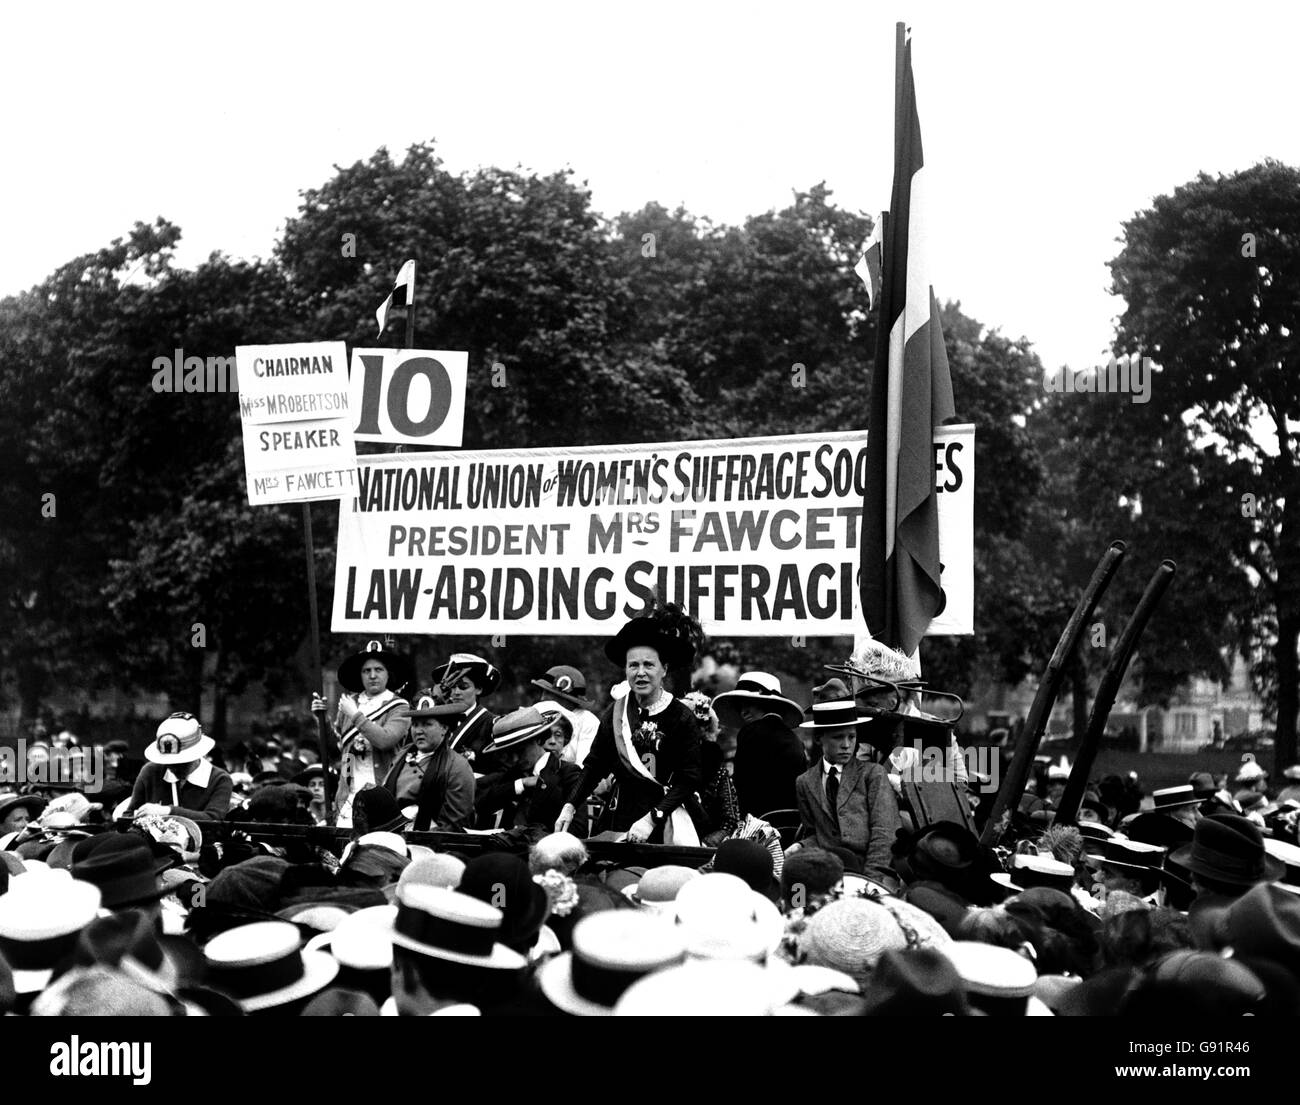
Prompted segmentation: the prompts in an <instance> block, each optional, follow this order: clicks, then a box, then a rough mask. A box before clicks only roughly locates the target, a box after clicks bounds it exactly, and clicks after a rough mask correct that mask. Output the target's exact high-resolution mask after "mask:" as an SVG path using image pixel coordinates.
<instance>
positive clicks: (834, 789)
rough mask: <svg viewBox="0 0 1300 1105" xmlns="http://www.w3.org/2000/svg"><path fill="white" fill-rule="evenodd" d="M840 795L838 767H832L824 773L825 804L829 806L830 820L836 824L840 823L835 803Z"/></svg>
mask: <svg viewBox="0 0 1300 1105" xmlns="http://www.w3.org/2000/svg"><path fill="white" fill-rule="evenodd" d="M839 796H840V769H839V768H838V767H832V768H831V769H830V770H829V771H828V772H827V773H826V804H827V805H828V806H830V808H831V820H832V821H834V822H835V824H836V825H837V826H838V825H839V823H840V817H839V814H838V813H837V812H836V808H835V804H836V802H837V800H838V799H839Z"/></svg>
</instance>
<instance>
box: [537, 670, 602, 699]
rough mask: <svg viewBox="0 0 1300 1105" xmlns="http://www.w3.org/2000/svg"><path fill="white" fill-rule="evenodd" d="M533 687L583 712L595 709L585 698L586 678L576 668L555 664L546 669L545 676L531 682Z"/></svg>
mask: <svg viewBox="0 0 1300 1105" xmlns="http://www.w3.org/2000/svg"><path fill="white" fill-rule="evenodd" d="M532 685H533V686H534V687H538V688H539V689H541V690H543V691H545V692H546V693H547V694H548V695H550V696H551V697H552V698H558V699H560V701H561V702H568V703H571V704H572V705H574V706H580V707H581V708H582V709H584V710H591V709H594V708H595V705H596V704H595V703H594V702H592V701H591V699H589V698H588V697H587V677H586V676H585V675H583V674H582V672H580V671H579V670H578V669H577V668H571V667H569V666H568V665H567V664H557V665H556V666H555V667H553V668H547V669H546V674H545V675H543V676H542V677H541V678H540V679H534V680H533V681H532Z"/></svg>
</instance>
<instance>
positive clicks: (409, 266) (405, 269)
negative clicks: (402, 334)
mask: <svg viewBox="0 0 1300 1105" xmlns="http://www.w3.org/2000/svg"><path fill="white" fill-rule="evenodd" d="M414 302H415V262H414V261H407V262H406V264H404V265H403V266H402V268H401V271H400V272H398V274H397V283H396V284H394V285H393V290H392V291H391V292H389V293H388V298H387V299H385V300H384V302H383V303H382V304H380V307H379V310H377V311H376V312H375V321H376V322H378V323H379V337H381V338H382V337H383V336H384V331H385V330H386V329H387V328H388V312H389V311H391V310H392V309H393V308H394V307H405V308H406V309H407V310H410V308H411V305H412V304H413V303H414Z"/></svg>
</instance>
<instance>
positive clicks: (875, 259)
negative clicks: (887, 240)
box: [853, 218, 884, 311]
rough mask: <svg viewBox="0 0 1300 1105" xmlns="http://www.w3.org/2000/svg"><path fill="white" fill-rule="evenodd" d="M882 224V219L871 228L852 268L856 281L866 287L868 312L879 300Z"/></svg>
mask: <svg viewBox="0 0 1300 1105" xmlns="http://www.w3.org/2000/svg"><path fill="white" fill-rule="evenodd" d="M882 222H884V219H883V218H880V219H877V220H876V225H875V226H873V227H872V228H871V237H870V238H868V239H867V244H866V245H865V246H863V247H862V256H861V257H859V258H858V263H857V264H856V265H854V266H853V271H854V272H856V273H857V274H858V279H860V280H861V281H862V283H864V284H865V285H866V286H867V310H868V311H870V310H872V309H873V308H874V307H875V306H876V300H877V299H879V298H880V225H881V223H882Z"/></svg>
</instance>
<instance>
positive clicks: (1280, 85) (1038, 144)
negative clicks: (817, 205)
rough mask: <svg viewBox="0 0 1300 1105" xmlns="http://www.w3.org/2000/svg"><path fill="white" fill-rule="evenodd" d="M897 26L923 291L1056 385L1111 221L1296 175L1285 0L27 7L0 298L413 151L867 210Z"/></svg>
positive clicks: (1114, 226) (1113, 307)
mask: <svg viewBox="0 0 1300 1105" xmlns="http://www.w3.org/2000/svg"><path fill="white" fill-rule="evenodd" d="M900 18H901V19H905V20H906V21H907V22H908V23H909V24H910V25H911V27H912V29H913V36H914V57H915V71H916V79H917V86H918V98H919V101H920V111H921V125H922V133H923V135H924V140H925V150H926V163H927V168H928V170H929V172H930V174H931V175H930V182H929V183H930V188H931V192H930V194H931V196H932V199H933V204H934V210H933V212H932V219H933V223H932V228H933V239H932V241H933V244H932V257H933V268H934V273H933V280H934V283H935V290H936V291H937V293H938V294H939V296H940V297H941V298H952V299H960V300H961V301H962V304H963V307H964V309H965V310H966V311H967V312H968V313H969V314H973V315H974V316H975V317H977V318H979V319H980V320H981V321H982V322H984V323H985V324H986V325H990V326H996V327H999V328H1000V329H1002V330H1003V332H1005V333H1007V334H1010V335H1011V336H1020V335H1024V336H1026V337H1028V338H1029V339H1030V340H1031V341H1032V342H1034V344H1035V345H1036V347H1037V348H1038V350H1039V352H1040V354H1041V355H1042V357H1043V360H1044V363H1045V364H1046V365H1047V366H1048V367H1049V368H1050V367H1054V366H1056V365H1059V364H1061V363H1063V362H1064V363H1069V364H1071V365H1073V366H1074V367H1083V366H1085V365H1089V364H1095V363H1097V362H1098V361H1099V360H1104V357H1105V355H1106V353H1107V352H1108V351H1109V350H1110V341H1111V335H1112V328H1111V322H1112V319H1113V317H1114V316H1115V315H1116V314H1117V313H1118V312H1119V310H1120V309H1121V306H1120V304H1119V303H1118V301H1116V300H1114V299H1112V298H1111V297H1110V296H1109V295H1108V294H1107V292H1106V288H1107V287H1108V284H1109V273H1108V270H1107V269H1106V267H1105V263H1106V261H1107V260H1109V259H1110V258H1111V257H1112V256H1113V255H1114V254H1115V252H1116V250H1117V246H1116V241H1115V240H1116V238H1117V236H1118V234H1119V229H1120V223H1121V221H1122V220H1123V219H1125V218H1127V217H1128V216H1130V215H1131V214H1132V213H1134V212H1135V211H1137V210H1139V209H1141V208H1143V207H1145V206H1147V205H1148V204H1149V203H1150V201H1151V199H1152V198H1153V197H1154V196H1156V195H1158V194H1161V193H1163V192H1167V191H1170V190H1172V189H1173V188H1174V187H1176V186H1177V185H1179V184H1181V183H1183V182H1185V181H1186V180H1188V179H1190V178H1191V177H1192V176H1194V175H1195V174H1196V173H1197V172H1198V171H1201V170H1205V171H1208V172H1211V173H1218V172H1231V171H1234V170H1237V169H1243V168H1246V167H1248V166H1250V165H1252V164H1254V163H1255V162H1257V161H1259V160H1261V159H1263V158H1264V157H1266V156H1272V157H1275V158H1278V159H1280V160H1282V161H1285V162H1288V163H1290V164H1300V124H1298V122H1297V117H1296V111H1297V107H1298V106H1300V66H1298V65H1297V63H1296V52H1295V51H1296V43H1297V41H1300V5H1295V4H1283V3H1276V4H1266V3H1252V2H1242V0H1239V2H1236V3H1232V4H1222V3H1216V4H1209V3H1205V4H1199V5H1198V4H1192V3H1182V4H1176V5H1174V4H1168V5H1166V4H1150V5H1138V4H1134V3H1132V2H1131V0H1129V2H1122V3H1110V2H1098V3H1093V4H1089V5H1086V6H1079V5H1066V6H1061V5H1048V4H1042V3H1026V4H1019V3H1014V4H1013V3H1004V4H970V3H903V2H901V0H900V2H898V3H895V4H893V5H888V6H884V5H879V4H867V3H863V2H861V0H858V2H841V3H832V2H818V0H798V2H787V3H780V4H777V3H768V2H753V3H744V4H740V3H735V4H732V3H720V2H710V3H705V2H701V0H692V2H686V3H682V2H678V0H662V2H655V3H643V2H637V3H612V4H611V3H574V2H569V0H548V2H546V3H536V2H530V3H518V2H515V0H498V2H494V3H491V4H471V3H463V2H458V3H454V4H451V3H429V2H425V3H408V2H406V0H390V2H388V3H385V4H382V5H375V4H359V3H358V4H349V5H343V4H339V3H332V2H328V0H312V2H310V3H282V2H274V3H269V2H267V0H259V2H257V3H245V2H227V3H225V4H222V5H219V6H216V7H210V6H207V5H180V4H175V3H165V4H152V3H131V2H129V0H121V2H118V3H113V4H102V3H98V4H77V3H64V4H57V5H56V4H47V5H38V4H28V5H22V6H16V5H15V6H10V7H7V8H6V11H5V16H4V38H5V44H6V46H7V50H6V55H7V56H6V58H5V64H4V66H3V67H0V101H2V102H3V103H4V104H5V110H4V112H3V115H2V117H0V150H3V151H4V154H5V159H6V162H7V164H8V167H9V171H8V172H7V173H5V174H4V177H3V181H2V182H0V199H2V200H3V202H4V209H5V211H6V213H7V217H8V226H7V228H6V230H7V233H6V234H5V237H4V248H3V249H0V294H9V293H12V292H16V291H19V290H22V289H24V288H27V287H29V286H31V285H32V284H34V283H36V282H37V281H39V280H41V279H42V278H43V277H45V276H46V275H48V274H49V273H50V272H51V271H52V270H53V269H54V268H55V267H56V266H57V265H59V264H61V263H62V262H64V261H66V260H68V259H70V258H72V257H74V256H76V255H78V254H80V253H83V252H88V251H90V250H93V249H96V248H99V247H100V246H101V245H104V244H106V243H107V242H109V241H110V240H111V239H113V238H115V237H118V236H121V235H123V234H125V233H126V232H127V231H128V230H129V229H130V227H131V225H132V224H133V223H134V222H135V221H136V220H152V219H153V218H154V217H156V216H158V215H163V216H165V217H166V218H168V219H170V220H172V221H173V222H175V223H177V224H178V225H179V226H180V227H181V229H182V231H183V233H184V241H183V243H182V249H181V254H180V259H181V261H182V263H183V264H186V265H192V264H194V263H196V262H197V261H199V260H201V259H203V258H204V257H206V256H207V255H208V254H209V253H210V252H212V251H214V250H222V251H224V252H226V253H228V254H230V255H232V256H235V257H253V256H265V255H267V254H268V253H269V252H270V250H271V247H272V245H273V243H274V241H275V239H276V236H277V234H278V232H279V230H280V228H281V227H282V226H283V223H284V220H285V218H286V216H288V215H290V214H291V213H293V212H294V211H295V210H296V207H297V200H298V192H299V190H301V189H304V188H308V187H312V186H315V185H317V184H319V183H321V182H322V181H324V180H325V179H327V178H328V177H329V176H330V175H331V174H332V166H333V165H334V164H351V163H352V162H354V161H356V160H358V159H362V158H366V157H368V156H369V155H370V154H371V153H372V152H373V151H374V150H375V149H376V148H377V147H379V146H381V145H387V146H388V147H389V149H390V150H393V151H394V152H397V151H401V150H404V149H405V148H406V147H407V146H408V145H409V144H410V143H412V142H415V141H419V140H422V139H429V138H433V139H436V141H437V143H438V148H439V152H440V155H441V156H442V157H443V159H444V161H445V162H446V164H447V165H448V167H449V168H451V169H452V170H456V171H459V170H462V169H472V168H474V167H476V166H479V165H502V166H514V165H518V164H522V165H523V166H525V167H527V168H532V169H536V170H538V171H542V172H545V171H550V170H554V169H557V168H561V167H564V166H571V167H572V168H573V169H574V170H575V172H576V173H577V175H578V177H579V179H585V180H586V181H587V182H588V183H589V185H590V187H591V189H592V192H593V196H594V201H593V202H594V206H595V207H596V209H597V210H598V211H600V212H602V213H604V214H609V215H612V214H616V213H617V212H619V211H623V210H632V209H636V208H639V207H640V206H642V205H643V204H644V203H646V202H647V201H650V200H657V201H659V202H661V203H663V204H665V205H666V206H670V207H671V206H675V205H676V204H677V203H679V202H681V203H684V204H685V205H686V207H687V208H688V209H690V210H691V211H692V212H694V213H695V214H697V215H704V216H709V217H711V218H712V219H713V220H715V221H720V222H738V221H740V220H742V219H743V218H744V217H745V216H746V215H749V214H756V213H759V212H762V211H765V210H768V209H771V208H774V207H781V206H785V205H786V204H787V203H788V202H789V200H790V197H791V192H792V190H794V189H796V188H806V187H808V186H810V185H812V184H814V183H815V182H817V181H819V180H823V179H824V180H826V181H827V183H828V184H829V185H830V187H831V188H833V189H834V191H835V193H836V197H837V200H838V201H839V202H840V203H841V204H842V205H844V206H847V207H850V208H854V209H858V210H863V211H868V212H874V211H878V210H879V209H880V208H881V207H885V206H887V205H888V201H889V183H890V174H891V172H892V166H891V164H890V158H891V151H892V146H891V142H892V137H891V131H892V116H893V107H892V100H893V49H894V34H893V25H894V21H895V20H897V19H900ZM1249 229H1250V228H1248V227H1243V231H1245V230H1249ZM1117 352H1120V353H1124V352H1131V351H1128V350H1120V351H1117Z"/></svg>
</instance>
